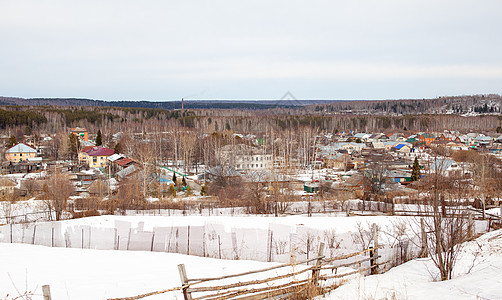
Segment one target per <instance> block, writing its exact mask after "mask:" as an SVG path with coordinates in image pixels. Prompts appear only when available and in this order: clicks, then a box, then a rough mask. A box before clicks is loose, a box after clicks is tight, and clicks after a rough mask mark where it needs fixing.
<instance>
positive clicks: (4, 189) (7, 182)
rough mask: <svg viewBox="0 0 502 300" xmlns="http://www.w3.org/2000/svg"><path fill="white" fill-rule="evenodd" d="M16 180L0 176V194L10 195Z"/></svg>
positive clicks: (12, 192) (14, 187)
mask: <svg viewBox="0 0 502 300" xmlns="http://www.w3.org/2000/svg"><path fill="white" fill-rule="evenodd" d="M16 186H17V184H16V182H14V181H13V180H11V179H9V178H0V195H7V194H8V195H12V194H14V191H15V189H16Z"/></svg>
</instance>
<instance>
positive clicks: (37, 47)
mask: <svg viewBox="0 0 502 300" xmlns="http://www.w3.org/2000/svg"><path fill="white" fill-rule="evenodd" d="M287 91H290V92H291V93H292V94H293V95H295V96H296V97H297V98H298V99H399V98H430V97H437V96H446V95H463V94H488V93H496V94H502V1H501V0H472V1H466V0H454V1H441V0H420V1H405V0H371V1H370V0H344V1H337V0H326V1H315V0H311V1H295V0H288V1H274V0H267V1H261V0H253V1H246V0H207V1H202V0H200V1H194V0H183V1H181V0H180V1H168V0H165V1H148V0H143V1H138V0H120V1H111V0H110V1H104V0H96V1H92V0H86V1H81V0H79V1H71V0H59V1H57V0H53V1H51V0H45V1H41V0H32V1H24V0H13V1H7V0H0V95H2V96H17V97H76V98H93V99H103V100H179V99H181V98H182V97H184V98H185V99H272V100H273V99H279V98H281V97H282V96H283V95H284V94H285V93H286V92H287Z"/></svg>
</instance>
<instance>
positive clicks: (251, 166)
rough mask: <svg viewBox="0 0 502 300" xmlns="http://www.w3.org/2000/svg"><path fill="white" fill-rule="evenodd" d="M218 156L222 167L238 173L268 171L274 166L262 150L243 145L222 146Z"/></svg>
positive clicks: (270, 157) (269, 155)
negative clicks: (229, 167) (233, 169)
mask: <svg viewBox="0 0 502 300" xmlns="http://www.w3.org/2000/svg"><path fill="white" fill-rule="evenodd" d="M219 156H220V157H219V158H220V161H221V163H222V165H224V166H231V167H233V168H235V169H236V170H238V171H256V170H266V169H268V170H270V169H272V167H273V165H274V162H273V160H272V155H271V154H267V153H266V152H265V150H264V148H260V147H252V146H248V145H245V144H238V145H226V146H223V147H222V148H221V149H220V151H219Z"/></svg>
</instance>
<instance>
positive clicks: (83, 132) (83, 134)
mask: <svg viewBox="0 0 502 300" xmlns="http://www.w3.org/2000/svg"><path fill="white" fill-rule="evenodd" d="M71 133H72V134H74V135H75V136H76V137H78V138H79V139H81V140H84V141H86V142H87V141H89V133H88V132H87V129H85V128H80V127H75V128H71Z"/></svg>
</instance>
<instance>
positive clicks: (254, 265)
mask: <svg viewBox="0 0 502 300" xmlns="http://www.w3.org/2000/svg"><path fill="white" fill-rule="evenodd" d="M181 263H183V264H185V265H186V269H187V273H188V276H189V277H190V278H194V277H212V276H222V275H228V274H235V273H239V272H245V271H249V270H254V269H259V268H263V267H266V266H271V265H273V263H264V262H256V261H244V260H240V261H228V260H218V259H211V258H202V257H194V256H187V255H181V254H172V253H155V252H144V251H113V250H89V249H67V248H50V247H44V246H36V245H24V244H6V243H0V266H1V268H0V298H1V299H4V298H6V299H13V298H16V297H17V296H18V295H19V293H24V292H25V291H30V292H32V293H33V294H35V296H34V297H33V299H42V296H41V286H42V285H44V284H49V285H50V286H51V292H52V296H53V299H107V298H115V297H125V296H133V295H138V294H142V293H147V292H152V291H157V290H163V289H167V288H171V287H177V286H180V279H179V275H178V269H177V265H178V264H181ZM501 269H502V230H498V231H494V232H490V233H488V234H485V235H483V236H481V237H480V238H478V239H477V240H475V241H472V242H469V243H467V244H466V245H465V247H464V248H463V251H462V255H461V257H460V259H459V261H458V263H457V268H456V269H455V278H454V279H453V280H450V281H444V282H435V281H434V280H433V276H434V275H435V274H436V273H437V272H436V270H435V268H434V266H433V265H432V263H431V261H430V260H429V259H415V260H413V261H410V262H407V263H405V264H403V265H401V266H398V267H395V268H393V269H391V270H390V271H388V272H387V273H385V274H381V275H374V276H367V277H361V276H353V277H352V279H351V280H349V281H348V282H347V283H346V284H345V285H343V286H341V287H339V288H338V289H336V290H335V291H333V292H331V293H330V294H329V295H328V296H327V297H319V299H501V298H502V296H501V295H502V294H501V293H500V287H501V285H502V273H501V272H500V270H501ZM7 295H8V296H7ZM146 299H183V298H182V295H181V293H180V292H171V293H169V294H162V295H157V296H152V297H148V298H146Z"/></svg>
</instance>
